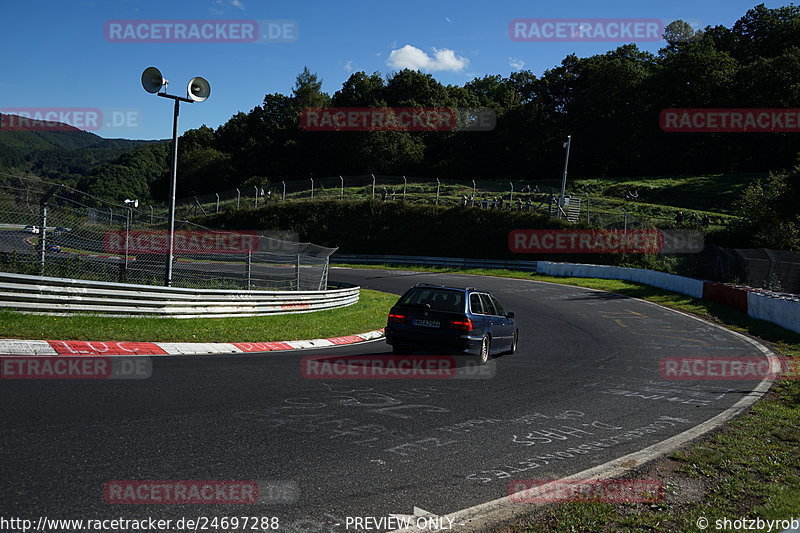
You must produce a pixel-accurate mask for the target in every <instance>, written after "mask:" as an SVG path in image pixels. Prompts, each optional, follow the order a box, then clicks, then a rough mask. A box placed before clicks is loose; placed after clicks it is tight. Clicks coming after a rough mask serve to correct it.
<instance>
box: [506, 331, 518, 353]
mask: <svg viewBox="0 0 800 533" xmlns="http://www.w3.org/2000/svg"><path fill="white" fill-rule="evenodd" d="M518 340H519V331H515V332H514V336H513V337H511V348H510V349H509V350H508V351H507V352H506V354H507V355H511V354H513V353H514V352H516V351H517V341H518Z"/></svg>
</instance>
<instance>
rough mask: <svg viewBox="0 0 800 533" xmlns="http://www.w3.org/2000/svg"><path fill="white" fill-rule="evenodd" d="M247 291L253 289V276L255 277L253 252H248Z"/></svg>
mask: <svg viewBox="0 0 800 533" xmlns="http://www.w3.org/2000/svg"><path fill="white" fill-rule="evenodd" d="M245 270H246V272H247V290H248V291H249V290H250V289H251V288H252V275H253V250H247V266H246V268H245Z"/></svg>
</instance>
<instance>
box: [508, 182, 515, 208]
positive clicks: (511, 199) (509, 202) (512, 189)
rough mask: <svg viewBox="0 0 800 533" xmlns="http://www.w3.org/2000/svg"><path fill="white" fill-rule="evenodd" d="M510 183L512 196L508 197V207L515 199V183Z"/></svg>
mask: <svg viewBox="0 0 800 533" xmlns="http://www.w3.org/2000/svg"><path fill="white" fill-rule="evenodd" d="M508 184H509V185H511V197H510V198H509V199H508V207H511V202H513V201H514V184H513V183H511V182H510V181H509V182H508Z"/></svg>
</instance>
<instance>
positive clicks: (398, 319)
mask: <svg viewBox="0 0 800 533" xmlns="http://www.w3.org/2000/svg"><path fill="white" fill-rule="evenodd" d="M405 321H406V315H399V314H397V313H389V322H394V323H396V324H402V323H404V322H405Z"/></svg>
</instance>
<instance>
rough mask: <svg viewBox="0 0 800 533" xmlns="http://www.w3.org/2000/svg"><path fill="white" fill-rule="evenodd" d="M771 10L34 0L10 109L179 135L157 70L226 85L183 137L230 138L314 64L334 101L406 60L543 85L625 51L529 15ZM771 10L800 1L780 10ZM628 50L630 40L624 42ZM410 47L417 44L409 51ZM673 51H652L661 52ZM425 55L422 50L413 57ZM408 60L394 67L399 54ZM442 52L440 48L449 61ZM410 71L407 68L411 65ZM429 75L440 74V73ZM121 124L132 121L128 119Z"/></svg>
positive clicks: (720, 3) (701, 20) (22, 12)
mask: <svg viewBox="0 0 800 533" xmlns="http://www.w3.org/2000/svg"><path fill="white" fill-rule="evenodd" d="M756 3H757V2H755V1H753V0H751V1H742V0H713V1H703V2H699V1H697V0H692V1H689V0H673V1H672V2H669V3H668V2H641V1H632V0H608V1H605V2H597V0H573V1H571V2H544V1H542V0H510V1H502V0H498V1H496V2H487V1H485V0H481V1H474V0H426V1H422V0H405V1H404V2H402V3H397V2H381V1H379V0H377V1H371V2H370V1H354V0H353V1H351V0H339V1H336V2H331V1H327V2H322V1H315V0H303V1H298V2H286V1H280V2H279V1H276V0H191V1H190V0H174V1H165V0H158V1H153V0H83V1H80V0H53V1H49V2H46V1H40V0H28V1H26V2H4V3H3V4H2V5H0V20H3V32H2V37H0V40H1V41H0V42H2V50H3V61H2V63H3V66H4V68H5V72H6V75H5V76H3V77H2V78H1V79H0V111H2V110H3V109H9V108H37V109H39V108H44V109H53V108H57V109H60V108H98V109H100V110H101V111H102V112H103V113H104V114H103V117H104V119H103V120H104V122H106V123H108V122H109V121H110V120H111V117H112V116H113V117H114V118H116V119H118V120H120V122H119V123H120V124H121V125H122V126H121V127H118V128H102V129H100V130H97V131H95V133H98V134H100V135H102V136H104V137H125V138H131V139H154V138H166V137H169V136H170V135H171V121H172V116H171V102H169V101H167V100H166V99H163V98H158V97H156V96H155V95H151V94H147V93H146V92H145V91H144V90H143V89H142V87H141V85H140V76H141V72H142V70H143V69H144V68H146V67H148V66H151V65H152V66H157V67H158V68H159V69H161V71H162V73H163V74H164V77H165V78H167V79H168V80H170V88H169V90H170V92H171V93H174V94H185V86H186V84H187V83H188V81H189V79H191V78H192V77H193V76H203V77H205V78H206V79H208V80H209V82H210V83H211V87H212V94H211V97H210V98H209V99H208V100H207V101H206V102H203V103H195V104H191V105H189V104H185V105H182V107H181V122H180V130H181V131H182V132H183V131H185V130H187V129H189V128H195V127H198V126H200V125H201V124H206V125H208V126H211V127H217V126H219V125H220V124H223V123H224V122H225V121H226V120H227V119H228V118H230V116H231V115H233V114H234V113H236V112H238V111H249V110H250V109H252V108H253V107H254V106H256V105H259V104H260V103H261V101H262V99H263V97H264V95H265V94H267V93H273V92H280V93H284V94H288V93H289V92H290V91H291V88H292V85H293V83H294V80H295V77H296V76H297V74H298V73H299V72H300V71H301V70H302V69H303V67H304V66H308V67H309V68H310V69H311V71H312V72H315V73H317V74H318V75H319V76H320V77H321V78H322V79H323V82H324V85H323V88H324V90H325V91H326V92H328V93H330V94H332V93H333V92H335V91H336V90H337V89H339V88H340V87H341V84H342V83H343V82H344V81H345V80H346V79H347V78H348V77H349V75H350V73H351V72H354V71H358V70H364V71H366V72H367V73H372V72H375V71H378V72H381V73H389V72H391V71H392V70H395V68H394V67H393V64H397V62H395V63H393V64H390V63H389V60H390V57H391V58H392V59H393V60H395V61H396V60H398V59H400V60H402V61H403V62H404V63H407V62H410V63H412V64H416V65H419V66H420V68H421V69H422V70H423V71H424V72H427V71H430V72H431V73H432V74H433V75H434V76H435V77H436V78H437V79H438V80H439V81H441V82H442V83H445V84H456V85H462V84H464V83H465V82H467V81H469V80H470V79H472V78H475V77H480V76H484V75H487V74H501V75H508V74H510V73H511V72H513V71H514V70H517V69H519V68H520V67H521V68H524V69H530V70H532V71H533V72H534V73H535V74H536V75H540V74H541V73H542V72H543V71H544V70H546V69H548V68H551V67H553V66H555V65H558V64H559V63H560V62H561V60H562V59H563V58H564V56H566V55H567V54H570V53H576V54H578V55H579V56H589V55H592V54H596V53H602V52H605V51H607V50H611V49H614V48H616V47H617V46H618V44H616V43H607V42H594V43H560V42H515V41H513V40H511V39H510V38H509V34H508V25H509V22H510V21H511V20H513V19H518V18H656V19H661V20H664V21H665V22H669V21H672V20H675V19H683V20H686V21H688V22H691V23H692V24H693V25H698V26H699V27H705V26H707V25H712V26H713V25H717V24H722V25H725V26H731V25H732V24H733V23H734V22H735V21H736V20H737V19H738V18H739V17H741V16H742V15H743V14H744V13H745V12H746V11H747V10H748V9H750V8H752V7H753V6H754V5H756ZM764 3H765V4H766V5H767V7H770V8H773V7H779V6H781V5H786V4H787V3H786V2H780V1H778V2H776V1H766V2H764ZM178 19H182V20H187V19H188V20H211V19H214V20H217V19H239V20H253V19H256V20H264V19H269V20H273V19H289V20H293V21H296V22H297V24H298V25H299V37H298V38H297V40H296V41H294V42H290V43H137V42H110V41H109V40H107V39H106V37H105V34H104V29H105V27H106V23H107V22H108V21H110V20H126V21H129V20H178ZM620 44H621V43H620ZM407 45H408V47H406V46H407ZM662 45H663V42H643V43H639V46H640V48H642V49H645V50H649V51H652V52H656V51H657V50H658V49H659V48H660V47H661V46H662ZM412 47H413V48H412ZM393 51H395V54H394V56H391V54H392V52H393ZM437 51H439V55H438V60H437ZM404 63H403V64H404ZM426 69H427V70H426ZM121 117H124V120H122V118H121Z"/></svg>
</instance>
